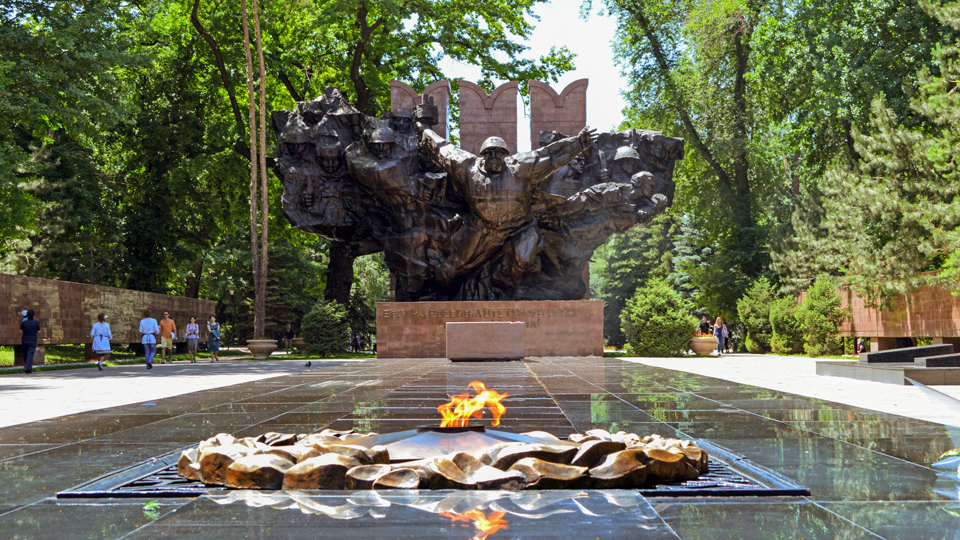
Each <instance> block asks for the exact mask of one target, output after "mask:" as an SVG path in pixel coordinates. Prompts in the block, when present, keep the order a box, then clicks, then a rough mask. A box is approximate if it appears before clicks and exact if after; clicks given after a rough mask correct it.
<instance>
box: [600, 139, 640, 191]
mask: <svg viewBox="0 0 960 540" xmlns="http://www.w3.org/2000/svg"><path fill="white" fill-rule="evenodd" d="M639 171H640V154H638V153H637V151H636V150H634V149H633V148H631V147H629V146H621V147H620V148H617V153H616V155H614V157H613V170H607V168H606V167H604V168H603V170H601V171H600V182H617V183H619V184H628V183H630V178H631V177H633V175H635V174H637V173H638V172H639Z"/></svg>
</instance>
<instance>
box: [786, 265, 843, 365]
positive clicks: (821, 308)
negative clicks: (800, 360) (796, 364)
mask: <svg viewBox="0 0 960 540" xmlns="http://www.w3.org/2000/svg"><path fill="white" fill-rule="evenodd" d="M840 306H841V303H840V295H839V294H837V291H836V289H835V288H834V286H833V285H832V284H831V283H830V282H829V281H828V280H826V279H818V280H817V282H816V283H814V284H813V287H810V290H808V291H807V296H806V298H804V299H803V304H801V305H800V307H799V308H798V309H797V321H798V322H799V323H800V328H801V329H802V330H803V348H804V350H805V351H806V353H807V354H808V355H810V356H824V355H827V354H840V353H841V352H843V343H842V341H841V339H840V336H839V333H840V332H839V328H840V325H841V324H842V323H843V321H844V320H845V319H846V313H844V310H843V308H841V307H840Z"/></svg>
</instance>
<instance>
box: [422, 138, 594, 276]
mask: <svg viewBox="0 0 960 540" xmlns="http://www.w3.org/2000/svg"><path fill="white" fill-rule="evenodd" d="M421 128H423V126H422V125H421ZM592 143H593V130H588V129H586V128H584V129H583V130H582V131H581V132H580V134H579V135H577V136H576V137H569V138H566V139H562V140H559V141H556V142H553V143H551V144H549V145H547V146H544V147H542V148H539V149H537V150H534V151H531V152H521V153H518V154H516V155H513V156H509V157H508V155H507V154H509V150H508V149H507V144H506V143H505V142H504V140H503V139H501V138H500V137H490V138H488V139H487V140H486V141H484V142H483V144H482V145H481V146H480V156H479V157H478V156H475V155H473V154H471V153H469V152H466V151H464V150H462V149H460V148H457V147H455V146H453V145H451V144H450V143H449V142H448V141H447V140H446V139H444V138H443V137H440V136H439V135H437V133H436V132H434V131H433V130H431V129H426V128H423V133H422V151H423V152H424V153H425V154H427V156H429V158H430V159H431V160H433V161H434V162H435V163H437V164H438V165H440V166H441V167H442V168H443V169H444V170H445V171H446V172H447V175H448V181H449V182H452V183H457V184H459V187H460V188H461V190H462V192H463V193H464V195H465V198H466V200H467V203H468V205H469V207H470V210H471V212H470V214H468V215H467V216H466V218H465V219H464V220H463V222H462V223H461V224H460V226H459V228H458V229H457V230H456V231H455V232H454V233H453V238H452V247H453V250H452V251H453V256H452V257H447V258H446V260H445V261H443V264H442V265H441V267H440V270H439V272H438V275H437V278H438V280H439V281H441V282H445V281H449V280H452V279H453V278H455V277H457V276H462V275H464V274H466V273H468V272H470V271H472V270H474V269H476V268H477V267H479V266H480V265H482V264H484V263H486V262H487V261H489V260H490V259H491V258H492V257H493V255H494V254H496V253H497V251H498V250H499V249H500V248H501V247H503V246H504V244H505V243H506V242H507V241H508V240H509V241H510V242H511V244H512V246H511V247H512V249H510V250H505V251H506V252H509V253H510V258H511V259H512V260H505V261H504V262H505V263H506V264H507V266H509V267H510V268H509V274H510V275H511V277H512V279H513V281H514V285H516V282H517V281H518V280H519V277H520V276H522V275H523V274H524V273H526V272H535V271H536V270H537V268H538V265H539V257H538V253H537V250H538V248H539V245H540V230H539V228H538V227H537V224H536V221H535V220H534V219H533V213H532V196H533V191H534V190H535V189H536V188H537V187H538V186H539V184H540V183H541V182H542V181H543V180H544V179H546V178H547V177H548V176H550V174H551V173H553V172H554V171H556V170H557V169H559V168H560V167H562V166H564V165H566V164H567V163H569V162H570V161H572V160H573V159H574V158H576V157H577V156H578V155H579V154H580V153H581V152H583V150H584V149H585V148H587V147H588V146H589V145H591V144H592Z"/></svg>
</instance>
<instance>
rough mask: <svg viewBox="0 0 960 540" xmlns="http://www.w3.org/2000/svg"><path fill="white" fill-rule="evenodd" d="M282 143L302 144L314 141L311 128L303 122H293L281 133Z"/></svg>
mask: <svg viewBox="0 0 960 540" xmlns="http://www.w3.org/2000/svg"><path fill="white" fill-rule="evenodd" d="M278 142H280V143H287V144H302V143H309V142H313V138H312V137H311V136H310V129H309V128H307V126H305V125H304V124H303V123H301V122H296V123H294V122H291V123H289V124H287V126H286V127H285V128H284V129H283V131H282V132H281V133H280V140H279V141H278Z"/></svg>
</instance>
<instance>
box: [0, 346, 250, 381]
mask: <svg viewBox="0 0 960 540" xmlns="http://www.w3.org/2000/svg"><path fill="white" fill-rule="evenodd" d="M13 354H14V347H11V346H2V347H0V375H4V374H11V373H23V366H14V365H13ZM220 357H221V358H227V357H234V358H236V357H241V358H243V357H246V358H249V357H250V354H249V353H245V352H243V351H225V350H224V351H220ZM171 358H173V360H175V361H177V362H184V361H186V362H189V361H190V355H188V354H186V353H184V354H175V355H173V356H172V357H171ZM197 359H198V360H199V359H207V360H209V359H210V353H209V352H199V353H197ZM143 363H144V357H143V356H140V355H137V353H135V352H131V351H128V350H114V351H112V352H111V353H110V357H109V359H108V360H107V361H106V362H104V365H105V366H129V365H135V364H143ZM154 363H157V364H159V363H160V352H159V351H157V356H156V358H155V359H154ZM96 365H97V363H96V361H90V360H87V359H86V358H84V351H83V345H47V346H46V350H45V355H44V363H43V364H39V365H34V366H33V370H34V371H60V370H64V369H82V368H90V367H96Z"/></svg>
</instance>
